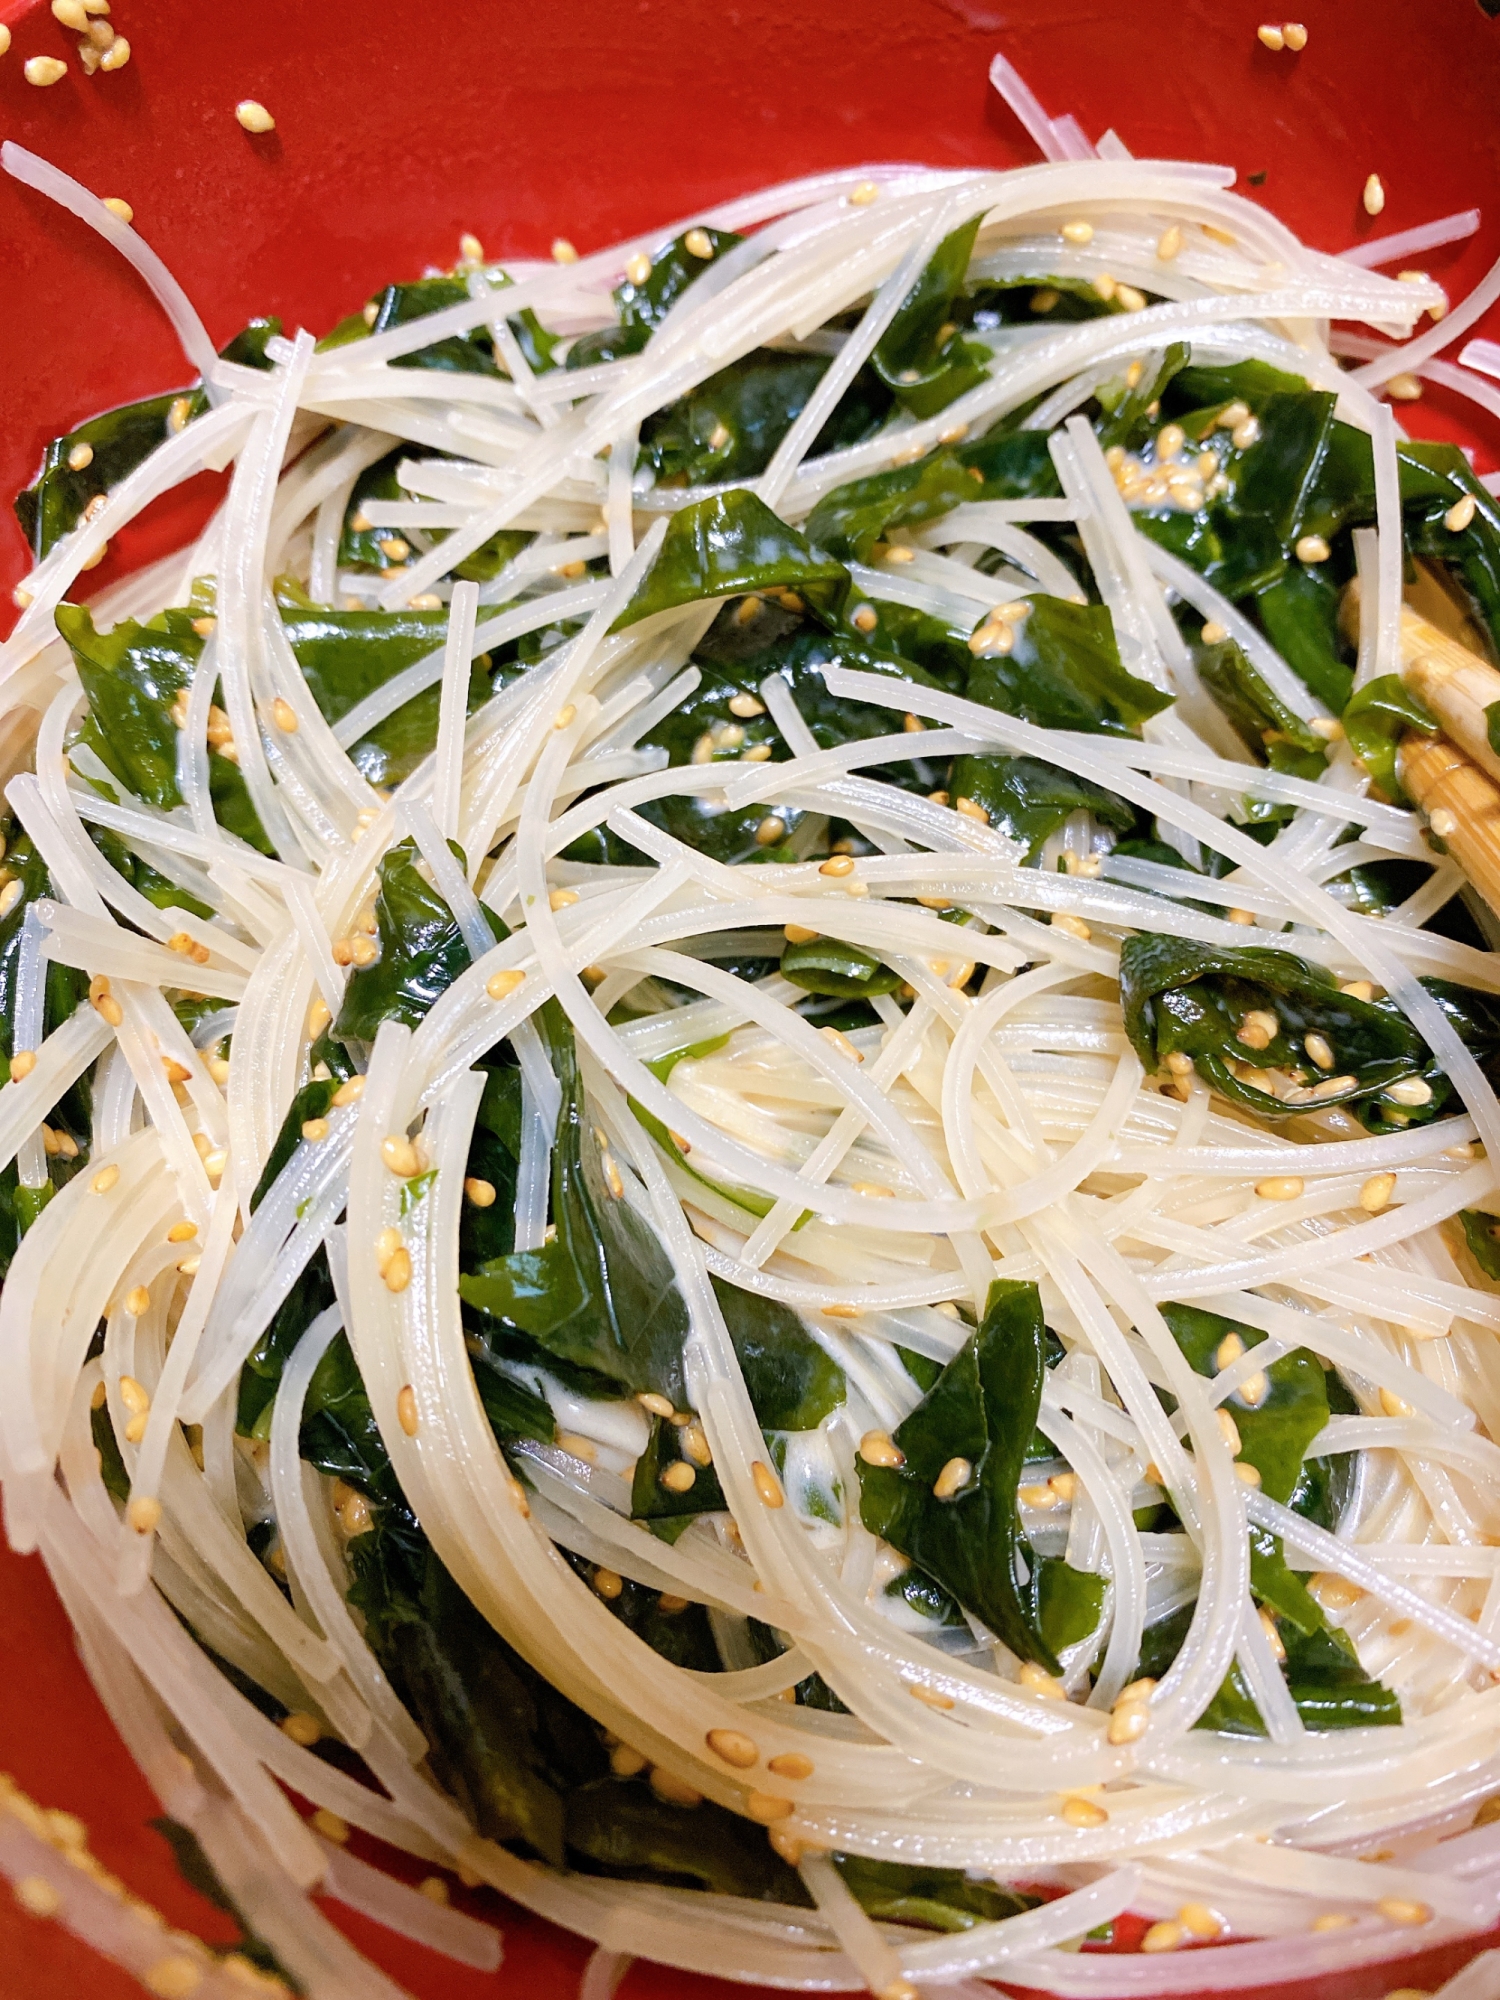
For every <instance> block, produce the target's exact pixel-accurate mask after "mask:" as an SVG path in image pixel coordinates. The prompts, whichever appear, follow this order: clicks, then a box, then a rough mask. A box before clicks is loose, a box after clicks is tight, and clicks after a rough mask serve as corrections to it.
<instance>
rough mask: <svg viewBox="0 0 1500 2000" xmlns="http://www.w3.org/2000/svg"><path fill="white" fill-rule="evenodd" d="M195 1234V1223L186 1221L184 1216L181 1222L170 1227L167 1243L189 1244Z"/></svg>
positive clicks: (196, 1229) (196, 1227) (196, 1231)
mask: <svg viewBox="0 0 1500 2000" xmlns="http://www.w3.org/2000/svg"><path fill="white" fill-rule="evenodd" d="M197 1234H198V1225H197V1223H196V1222H190V1221H188V1219H187V1218H186V1217H185V1216H184V1218H183V1220H182V1221H181V1222H174V1223H173V1224H172V1227H171V1228H170V1229H169V1230H168V1231H167V1241H168V1242H169V1243H191V1242H192V1240H193V1238H194V1237H195V1236H196V1235H197Z"/></svg>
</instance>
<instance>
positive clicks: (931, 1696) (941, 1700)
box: [906, 1681, 954, 1710]
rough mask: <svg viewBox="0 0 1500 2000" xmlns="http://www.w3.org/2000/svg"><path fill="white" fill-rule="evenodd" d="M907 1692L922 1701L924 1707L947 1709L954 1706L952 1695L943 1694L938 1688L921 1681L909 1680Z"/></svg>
mask: <svg viewBox="0 0 1500 2000" xmlns="http://www.w3.org/2000/svg"><path fill="white" fill-rule="evenodd" d="M906 1692H907V1693H908V1694H909V1695H910V1696H911V1697H912V1699H913V1701H919V1702H921V1703H922V1705H923V1707H924V1708H941V1709H944V1710H947V1709H950V1708H952V1707H953V1706H954V1701H953V1697H952V1695H949V1694H943V1693H941V1692H940V1691H939V1690H938V1689H937V1688H930V1687H926V1686H924V1684H923V1683H922V1682H921V1681H907V1683H906Z"/></svg>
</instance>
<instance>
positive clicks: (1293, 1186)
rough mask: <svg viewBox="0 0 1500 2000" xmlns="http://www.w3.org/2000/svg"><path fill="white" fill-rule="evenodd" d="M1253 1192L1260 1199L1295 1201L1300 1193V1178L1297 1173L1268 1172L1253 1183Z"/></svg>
mask: <svg viewBox="0 0 1500 2000" xmlns="http://www.w3.org/2000/svg"><path fill="white" fill-rule="evenodd" d="M1255 1192H1256V1193H1257V1194H1258V1195H1259V1196H1260V1198H1261V1200H1262V1201H1297V1200H1299V1199H1300V1197H1301V1194H1302V1180H1301V1177H1300V1176H1299V1175H1297V1174H1270V1175H1268V1176H1267V1177H1266V1179H1265V1180H1263V1181H1257V1182H1256V1183H1255Z"/></svg>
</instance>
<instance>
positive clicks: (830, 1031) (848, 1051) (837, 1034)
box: [818, 1026, 865, 1063]
mask: <svg viewBox="0 0 1500 2000" xmlns="http://www.w3.org/2000/svg"><path fill="white" fill-rule="evenodd" d="M818 1033H819V1034H820V1035H821V1036H822V1037H823V1040H824V1041H825V1042H827V1043H828V1044H829V1046H830V1047H831V1048H835V1049H837V1050H838V1052H839V1054H840V1055H841V1056H842V1057H843V1058H844V1060H845V1061H846V1062H856V1063H862V1062H863V1061H864V1059H865V1058H864V1051H863V1050H862V1049H857V1048H856V1047H855V1046H854V1044H853V1042H851V1041H850V1039H849V1037H848V1036H847V1035H846V1034H844V1033H843V1032H842V1031H841V1030H840V1029H838V1028H835V1027H831V1026H830V1027H826V1028H819V1030H818Z"/></svg>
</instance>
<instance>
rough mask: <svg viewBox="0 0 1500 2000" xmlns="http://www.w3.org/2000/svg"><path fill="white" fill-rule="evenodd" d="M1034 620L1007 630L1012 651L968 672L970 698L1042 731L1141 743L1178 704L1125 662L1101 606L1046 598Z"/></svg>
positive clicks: (1038, 598) (984, 657) (1035, 605)
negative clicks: (1148, 726)
mask: <svg viewBox="0 0 1500 2000" xmlns="http://www.w3.org/2000/svg"><path fill="white" fill-rule="evenodd" d="M1030 603H1031V610H1030V612H1029V614H1028V615H1027V616H1026V617H1025V618H1023V619H1021V620H1020V621H1019V622H1018V623H1016V624H1014V625H1007V626H1006V627H1005V628H1004V629H1005V631H1006V633H1007V634H1008V636H1009V650H1008V651H1007V652H1004V653H999V652H996V653H983V654H981V655H980V656H979V657H978V658H977V659H976V660H975V661H974V664H973V665H972V667H971V668H970V669H969V686H968V697H969V700H970V701H977V702H982V703H983V704H984V706H985V707H986V708H999V709H1003V710H1004V711H1005V713H1006V714H1007V715H1019V716H1021V717H1022V718H1023V719H1024V720H1025V721H1027V722H1033V723H1036V724H1037V725H1038V727H1039V728H1042V729H1078V730H1086V731H1088V732H1089V733H1090V734H1092V735H1100V736H1135V735H1138V734H1139V733H1140V726H1141V724H1142V723H1143V722H1144V721H1145V720H1146V719H1147V717H1148V716H1152V715H1159V714H1160V713H1161V711H1162V710H1163V709H1164V708H1170V707H1171V705H1172V697H1171V695H1169V694H1166V693H1164V692H1163V691H1162V690H1161V689H1160V688H1154V687H1152V685H1151V683H1150V682H1149V681H1143V680H1138V679H1137V678H1136V676H1135V675H1134V674H1132V673H1129V672H1127V671H1126V669H1125V668H1124V667H1123V666H1122V665H1121V663H1120V650H1119V647H1118V646H1117V645H1116V644H1115V628H1114V620H1113V619H1112V618H1111V617H1110V614H1109V611H1108V609H1107V608H1106V607H1105V606H1104V605H1102V604H1070V603H1069V602H1068V601H1067V599H1066V598H1062V597H1050V596H1048V595H1047V594H1046V593H1045V592H1043V591H1038V592H1037V594H1036V595H1035V596H1034V597H1033V598H1032V599H1031V600H1030Z"/></svg>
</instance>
